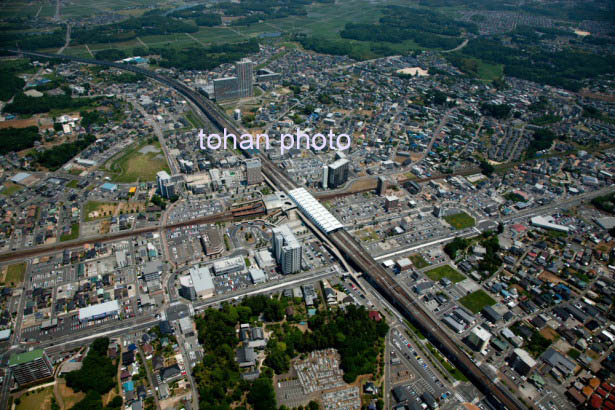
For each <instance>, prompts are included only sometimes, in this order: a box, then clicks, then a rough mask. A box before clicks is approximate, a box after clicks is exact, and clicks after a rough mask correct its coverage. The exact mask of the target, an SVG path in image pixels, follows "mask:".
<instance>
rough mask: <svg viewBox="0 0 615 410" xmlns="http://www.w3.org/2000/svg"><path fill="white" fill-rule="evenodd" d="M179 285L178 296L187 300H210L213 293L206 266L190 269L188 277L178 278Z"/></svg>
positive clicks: (213, 288)
mask: <svg viewBox="0 0 615 410" xmlns="http://www.w3.org/2000/svg"><path fill="white" fill-rule="evenodd" d="M179 284H180V289H179V294H180V295H181V296H183V297H185V298H186V299H189V300H196V299H198V298H202V299H206V298H210V297H212V296H213V295H214V292H215V286H214V282H213V280H212V279H211V273H210V272H209V268H208V267H206V266H203V267H200V268H199V267H192V268H190V271H189V274H188V275H186V276H182V277H180V278H179Z"/></svg>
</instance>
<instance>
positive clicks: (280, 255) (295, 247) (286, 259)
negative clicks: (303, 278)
mask: <svg viewBox="0 0 615 410" xmlns="http://www.w3.org/2000/svg"><path fill="white" fill-rule="evenodd" d="M271 231H272V232H273V254H274V255H275V259H276V261H277V262H278V263H279V264H280V268H281V270H282V272H283V273H284V274H289V273H296V272H299V271H300V270H301V244H300V243H299V241H298V240H297V238H296V237H295V235H294V234H293V233H292V231H291V230H290V228H289V227H288V225H282V226H278V227H276V228H273V229H272V230H271Z"/></svg>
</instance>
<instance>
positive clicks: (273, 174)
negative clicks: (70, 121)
mask: <svg viewBox="0 0 615 410" xmlns="http://www.w3.org/2000/svg"><path fill="white" fill-rule="evenodd" d="M11 51H13V52H15V53H22V54H25V55H30V56H35V57H42V58H57V59H64V60H71V61H76V62H82V63H86V64H96V65H102V66H108V67H115V68H118V69H122V70H127V71H132V72H135V73H140V74H143V75H145V76H147V77H150V78H152V79H154V80H156V81H159V82H161V83H163V84H165V85H168V86H169V87H172V88H173V89H175V90H176V91H177V92H179V93H180V94H182V95H183V96H184V97H185V98H186V99H188V100H190V101H191V102H192V103H194V104H195V105H196V107H197V108H199V110H201V111H202V113H203V114H205V115H206V116H207V118H208V119H209V120H210V121H211V122H212V123H213V124H214V125H215V126H217V127H218V128H220V129H224V128H226V129H227V130H228V131H229V132H231V133H233V134H235V135H241V134H242V132H240V131H239V130H237V128H236V126H235V125H234V124H233V123H232V122H231V121H230V120H229V119H228V118H226V116H225V115H224V114H221V113H220V112H219V111H218V108H217V106H216V105H215V104H214V103H213V102H211V101H209V100H207V99H205V98H204V97H203V96H201V95H200V94H197V93H196V92H194V91H193V90H191V89H189V88H188V87H186V86H185V85H184V84H182V83H180V82H178V81H175V80H172V79H169V78H166V77H164V76H162V75H159V74H156V73H154V72H151V71H149V70H145V69H142V68H139V67H135V66H131V65H126V64H119V63H112V62H107V61H98V60H90V59H84V58H79V57H72V56H64V55H56V54H46V53H36V52H20V51H16V50H11ZM246 155H247V156H252V154H249V153H246ZM258 156H259V157H260V159H261V163H262V170H263V173H264V174H265V176H266V177H267V178H268V179H269V180H270V181H271V182H272V183H273V184H274V185H275V186H276V187H277V188H279V189H282V190H284V191H287V192H288V191H289V190H292V189H294V188H297V185H296V184H295V183H294V182H293V181H292V180H290V179H289V178H288V177H287V176H286V175H285V174H284V172H282V170H281V169H280V168H278V167H277V166H276V165H275V164H273V163H272V162H271V161H269V159H268V158H267V157H265V156H264V155H262V154H259V155H258ZM133 233H134V232H131V233H130V234H133ZM328 237H329V239H330V240H331V242H332V243H333V245H334V246H335V247H337V250H338V251H339V252H340V253H341V254H342V255H344V256H345V257H346V258H347V259H348V260H349V261H350V262H351V263H352V264H353V265H354V266H355V267H356V268H357V269H358V270H359V271H361V272H363V274H364V275H365V277H366V278H367V279H368V280H369V282H370V283H372V285H373V286H374V288H376V289H377V290H378V291H379V292H380V293H381V294H382V295H383V296H384V297H385V298H386V299H387V300H389V301H390V303H391V304H392V305H393V306H395V307H396V308H397V309H399V311H400V312H401V313H402V314H403V315H404V316H405V317H407V318H408V319H409V320H410V321H411V322H413V323H415V324H416V325H417V326H418V327H419V328H420V329H421V330H422V331H423V332H424V333H425V334H426V335H427V336H428V338H429V339H430V341H431V342H432V343H433V344H434V345H435V346H436V347H437V348H438V349H440V350H441V351H442V353H444V354H445V355H446V356H447V357H448V358H449V359H450V360H451V362H453V363H454V364H455V365H456V366H457V367H458V368H459V369H460V370H461V371H462V372H463V373H464V374H465V375H466V376H467V377H468V379H469V380H471V381H472V383H473V384H474V385H475V386H476V387H477V388H478V389H479V390H480V391H481V392H482V393H483V394H485V396H486V398H487V400H488V401H490V402H491V403H492V404H493V405H494V406H495V407H496V408H508V409H510V410H517V409H519V410H521V409H524V408H525V407H524V406H523V405H521V404H520V403H519V402H518V401H517V400H516V398H514V397H513V396H512V395H511V394H509V393H508V392H507V391H506V390H505V389H504V388H502V387H501V386H500V385H498V384H496V383H494V382H493V381H492V380H491V379H490V377H489V376H488V375H486V374H485V373H483V371H482V370H481V369H480V368H479V367H478V366H476V365H475V364H474V362H473V361H472V360H470V358H469V357H468V356H467V355H466V354H465V352H463V351H462V350H461V349H460V348H459V346H457V344H456V343H455V342H454V341H453V340H452V339H451V338H450V337H449V336H448V335H447V333H446V332H445V331H444V330H442V328H441V327H440V326H439V324H438V323H436V322H435V321H434V320H433V319H431V317H430V316H429V315H428V314H427V313H426V312H425V311H424V309H423V307H422V306H421V305H420V304H419V303H417V302H416V301H415V300H414V298H412V297H411V295H409V294H408V293H406V291H405V290H404V289H402V288H401V287H400V286H399V285H398V284H397V283H396V282H395V280H394V279H393V277H392V276H391V275H390V274H389V273H388V272H387V271H386V270H385V269H384V268H383V267H382V266H381V265H380V264H379V263H378V262H376V261H375V260H374V259H373V258H372V257H371V256H370V255H369V253H368V252H367V251H366V250H365V249H364V248H363V247H362V246H361V245H360V244H359V243H358V242H357V241H356V240H355V239H354V238H353V237H352V236H351V235H350V234H349V233H348V232H347V231H346V230H343V229H341V230H338V231H335V232H332V233H329V234H328ZM0 260H1V259H0Z"/></svg>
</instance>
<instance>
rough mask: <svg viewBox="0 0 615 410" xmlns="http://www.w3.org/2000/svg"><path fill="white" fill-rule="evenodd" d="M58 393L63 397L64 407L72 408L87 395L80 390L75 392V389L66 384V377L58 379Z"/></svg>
mask: <svg viewBox="0 0 615 410" xmlns="http://www.w3.org/2000/svg"><path fill="white" fill-rule="evenodd" d="M57 383H58V393H59V395H60V396H61V397H62V401H63V402H64V408H65V409H70V408H72V407H73V406H74V405H75V404H77V403H78V402H79V401H81V400H83V398H84V397H85V393H83V392H79V393H75V392H74V391H73V389H71V388H70V387H67V386H66V382H65V381H64V379H58V382H57Z"/></svg>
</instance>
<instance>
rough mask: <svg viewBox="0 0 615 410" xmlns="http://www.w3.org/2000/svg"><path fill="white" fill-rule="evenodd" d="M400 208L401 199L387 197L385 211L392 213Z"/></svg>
mask: <svg viewBox="0 0 615 410" xmlns="http://www.w3.org/2000/svg"><path fill="white" fill-rule="evenodd" d="M398 206H399V198H398V197H396V196H393V195H387V196H386V197H385V198H384V209H385V210H387V211H390V210H391V209H393V208H397V207H398Z"/></svg>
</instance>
